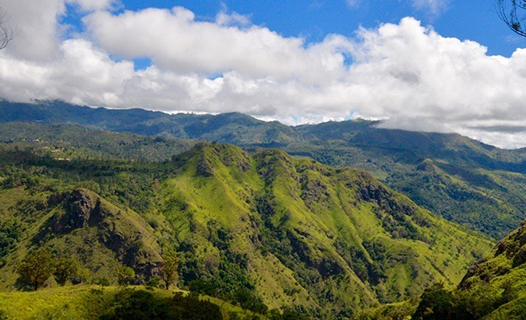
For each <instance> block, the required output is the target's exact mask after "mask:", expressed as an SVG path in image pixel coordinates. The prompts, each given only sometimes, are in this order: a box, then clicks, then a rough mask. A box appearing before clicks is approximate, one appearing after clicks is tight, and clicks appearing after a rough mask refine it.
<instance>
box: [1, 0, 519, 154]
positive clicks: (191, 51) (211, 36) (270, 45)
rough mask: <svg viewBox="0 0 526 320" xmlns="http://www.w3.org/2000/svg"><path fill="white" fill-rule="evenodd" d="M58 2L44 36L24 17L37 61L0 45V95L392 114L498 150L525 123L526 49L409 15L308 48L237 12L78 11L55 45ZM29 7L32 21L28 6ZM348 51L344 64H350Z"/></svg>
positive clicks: (287, 117) (190, 107)
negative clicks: (479, 39) (78, 21)
mask: <svg viewBox="0 0 526 320" xmlns="http://www.w3.org/2000/svg"><path fill="white" fill-rule="evenodd" d="M0 1H5V0H0ZM27 2H28V3H29V2H31V1H27ZM13 3H15V2H12V3H11V4H13ZM16 3H19V2H16ZM20 3H22V2H20ZM54 3H55V4H56V6H55V7H54V8H55V9H54V10H49V12H48V13H47V14H48V16H49V17H55V18H54V19H55V20H53V19H51V18H49V17H48V18H46V19H43V20H41V21H40V22H41V23H43V25H42V26H41V28H42V30H43V31H42V34H41V35H42V38H39V37H33V36H32V35H31V34H30V32H29V31H28V30H36V29H35V26H34V25H33V24H31V23H30V24H29V25H28V26H27V27H28V30H26V31H25V32H26V33H27V34H29V35H30V36H27V37H25V38H23V39H22V40H20V41H23V42H25V43H26V45H29V46H30V47H35V46H39V45H41V46H43V47H44V48H50V51H51V52H52V54H42V56H43V57H44V58H45V59H42V57H41V56H39V55H35V57H31V54H30V53H31V50H26V51H24V50H22V51H20V50H19V48H9V50H5V51H0V83H2V86H0V96H2V97H5V98H7V99H12V100H19V101H29V100H31V99H64V100H66V101H70V102H74V103H80V104H88V105H93V106H107V107H112V108H129V107H143V108H147V109H152V110H164V111H195V112H227V111H240V112H245V113H249V114H252V115H255V116H258V117H261V118H265V119H278V120H281V121H284V122H286V123H290V124H297V123H303V122H317V121H324V120H328V119H344V118H347V117H349V116H350V115H351V114H353V115H354V116H361V117H367V118H388V119H389V120H388V121H387V122H386V124H385V126H387V127H390V128H401V129H413V130H427V131H456V132H460V133H463V134H468V135H470V136H471V137H475V138H479V139H483V140H484V141H487V142H491V143H493V144H498V145H501V146H508V147H517V146H525V145H526V139H525V138H524V137H523V136H524V130H522V127H521V125H520V123H524V122H525V121H526V108H525V107H524V106H525V105H524V101H526V90H524V88H526V50H521V49H519V50H517V51H516V52H515V53H514V54H513V56H512V57H510V58H504V57H500V56H488V55H487V53H486V48H485V47H483V46H481V45H480V44H478V43H476V42H471V41H460V40H458V39H456V38H446V37H442V36H440V35H439V34H437V33H436V32H435V31H433V30H432V29H429V28H425V27H422V26H421V24H420V23H419V22H418V21H416V20H415V19H413V18H406V19H403V20H402V21H401V22H400V23H399V24H385V25H382V26H380V27H379V28H378V29H374V30H367V29H362V30H359V31H358V32H357V37H356V38H354V39H352V38H347V37H344V36H341V35H330V36H328V37H327V38H326V39H324V40H323V41H322V42H319V43H314V44H307V43H306V42H305V40H304V39H302V38H294V37H283V36H281V35H279V34H278V33H276V32H273V31H271V30H269V29H267V28H264V27H260V26H255V25H252V24H250V22H249V20H245V19H244V18H242V17H240V16H238V15H236V14H230V15H229V14H228V13H226V12H221V13H220V15H218V16H217V17H216V21H214V22H210V21H208V22H206V21H198V20H196V18H195V16H194V14H193V13H192V12H190V11H188V10H186V9H183V8H174V9H173V10H162V9H147V10H143V11H140V12H124V13H122V14H120V15H115V14H113V13H111V12H108V11H100V10H98V11H94V12H93V13H91V14H89V15H87V17H86V18H85V22H86V25H87V27H88V30H89V32H90V33H89V34H87V35H81V36H80V37H79V38H76V39H69V40H62V41H61V40H59V39H60V38H59V37H58V36H57V30H58V29H57V28H58V24H57V22H56V17H57V16H59V15H62V14H64V11H63V10H64V9H63V7H61V6H62V5H63V4H64V2H60V1H58V0H56V1H55V2H54ZM111 3H112V2H111V1H105V2H100V3H99V5H97V6H94V7H86V8H85V10H96V9H100V8H107V6H108V5H109V4H111ZM22 11H23V10H21V12H22ZM26 14H27V16H28V17H34V14H33V13H32V12H31V10H30V12H27V13H26ZM221 15H224V16H221ZM28 17H25V16H24V17H18V18H19V19H21V20H20V21H26V20H27V19H29V18H28ZM245 18H246V17H245ZM247 19H248V18H247ZM23 26H24V28H25V27H26V25H25V24H24V25H23ZM44 39H47V40H45V41H44ZM90 39H92V40H90ZM41 41H43V42H44V44H41ZM26 49H27V48H26ZM115 56H117V57H121V58H123V60H121V61H115V60H114V59H112V58H111V57H115ZM138 57H150V58H151V59H152V61H153V65H152V66H151V67H149V68H147V69H145V70H139V71H135V70H134V68H133V62H131V59H134V58H138ZM349 57H350V59H349V60H352V64H351V65H348V64H347V63H345V61H346V58H349Z"/></svg>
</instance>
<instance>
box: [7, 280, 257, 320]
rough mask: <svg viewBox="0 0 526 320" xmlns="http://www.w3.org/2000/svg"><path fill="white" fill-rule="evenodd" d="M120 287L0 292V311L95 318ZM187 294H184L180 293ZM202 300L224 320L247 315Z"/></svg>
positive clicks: (11, 315)
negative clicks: (213, 305) (218, 307)
mask: <svg viewBox="0 0 526 320" xmlns="http://www.w3.org/2000/svg"><path fill="white" fill-rule="evenodd" d="M128 288H129V289H134V290H144V289H145V288H144V287H141V286H137V287H135V286H133V287H128ZM122 289H123V288H122V287H104V289H102V290H101V287H100V286H66V287H56V288H50V289H42V290H39V291H36V292H8V293H7V292H6V293H0V311H2V312H3V313H4V316H7V319H19V320H23V319H57V320H58V319H79V320H80V319H83V320H84V319H85V320H88V319H99V317H100V315H102V314H103V313H104V312H106V311H107V308H108V306H109V304H110V302H111V301H112V299H113V298H114V297H115V295H116V294H117V293H118V292H119V291H120V290H122ZM179 291H180V290H175V291H172V290H170V291H169V290H164V289H159V288H155V289H152V290H150V292H152V293H153V294H154V296H155V297H157V298H169V297H171V296H172V295H173V293H174V292H179ZM180 292H183V293H187V292H185V291H180ZM202 299H205V300H209V301H210V302H212V303H214V304H216V305H218V306H220V307H221V311H222V313H223V316H224V318H225V319H230V317H229V315H230V314H231V313H235V314H237V315H245V314H247V313H248V314H249V313H250V312H247V311H245V310H243V309H241V308H239V307H236V306H233V305H231V304H229V303H227V302H224V301H222V300H219V299H216V298H213V297H206V296H203V297H202Z"/></svg>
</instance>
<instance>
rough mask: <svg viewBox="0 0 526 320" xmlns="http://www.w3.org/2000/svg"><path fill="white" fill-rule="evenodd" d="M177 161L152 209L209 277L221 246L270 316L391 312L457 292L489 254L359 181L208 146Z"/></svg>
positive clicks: (476, 239)
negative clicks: (425, 296) (379, 308)
mask: <svg viewBox="0 0 526 320" xmlns="http://www.w3.org/2000/svg"><path fill="white" fill-rule="evenodd" d="M176 161H178V163H179V165H180V167H179V168H178V169H177V170H176V171H175V172H174V173H173V175H172V177H171V178H169V179H167V180H166V181H165V182H164V183H163V184H162V186H161V188H160V197H161V198H160V199H161V202H162V211H163V212H165V215H166V216H167V219H168V221H170V223H171V224H172V226H173V228H174V229H175V230H177V237H178V241H180V242H181V243H183V244H188V245H191V246H192V247H193V248H194V250H195V255H196V258H197V259H198V260H199V261H205V262H206V261H210V262H209V264H210V265H211V267H212V268H213V267H214V261H221V259H222V257H221V255H222V254H224V251H222V250H221V245H222V244H223V243H227V244H228V250H230V251H233V252H235V253H236V254H238V255H240V256H242V257H245V258H244V259H246V265H247V267H246V273H247V274H248V276H249V278H250V279H251V281H253V283H254V285H255V287H256V290H257V291H258V292H260V294H261V296H262V297H263V299H264V301H265V303H267V304H268V305H270V306H273V307H279V306H280V305H288V304H300V305H304V306H312V307H320V306H322V305H325V306H327V305H330V306H332V307H333V308H337V309H341V308H344V306H346V307H349V306H351V307H352V308H359V307H363V306H366V305H374V304H375V303H376V302H377V301H381V302H391V301H399V300H402V299H405V298H407V297H408V296H411V295H416V294H418V293H420V292H421V291H422V290H423V288H424V287H425V286H426V285H428V284H429V283H432V282H435V281H443V282H445V283H446V284H449V285H455V284H456V283H458V281H459V280H460V279H461V277H462V275H463V274H464V272H465V267H466V266H467V265H469V264H470V263H471V262H473V261H475V260H476V259H478V258H480V257H481V256H483V255H484V254H485V253H487V252H488V250H489V248H490V246H491V241H489V240H487V239H485V238H483V237H481V236H479V235H476V234H474V233H472V232H469V231H466V230H465V229H463V228H460V227H458V226H456V225H453V224H451V223H449V222H446V221H445V220H443V219H441V218H438V217H436V216H434V215H432V214H431V213H429V212H428V211H426V210H423V209H421V208H419V207H417V206H416V205H415V204H414V203H413V202H411V201H410V200H409V199H408V198H406V197H404V196H403V195H401V194H398V193H396V192H393V191H392V190H390V189H388V188H386V187H385V186H383V185H382V184H380V183H379V182H378V181H376V180H375V179H374V178H372V176H371V175H369V174H367V173H365V172H362V171H358V170H353V169H334V168H330V167H328V166H324V165H321V164H319V163H317V162H315V161H313V160H310V159H297V158H292V157H290V156H288V155H287V154H285V153H284V152H282V151H277V150H268V151H264V152H260V153H257V154H256V155H254V156H249V155H248V154H246V153H244V152H243V151H241V149H239V148H236V147H232V146H229V145H216V144H208V143H202V144H199V145H198V146H197V147H196V148H194V149H193V150H191V151H190V152H187V153H185V154H183V155H182V156H180V157H179V158H178V159H177V160H176ZM205 264H206V263H205Z"/></svg>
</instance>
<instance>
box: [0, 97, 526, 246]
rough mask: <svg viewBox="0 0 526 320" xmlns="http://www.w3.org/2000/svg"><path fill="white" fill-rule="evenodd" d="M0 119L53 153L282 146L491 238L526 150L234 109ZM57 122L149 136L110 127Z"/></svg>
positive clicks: (37, 107)
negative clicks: (293, 122) (360, 173)
mask: <svg viewBox="0 0 526 320" xmlns="http://www.w3.org/2000/svg"><path fill="white" fill-rule="evenodd" d="M13 121H19V122H18V123H9V122H13ZM0 122H4V123H5V124H3V125H0V141H3V142H6V143H10V144H11V145H12V146H13V147H14V146H15V145H21V146H24V147H27V146H31V147H33V148H35V150H38V152H40V153H45V152H48V153H51V156H53V157H55V158H57V159H59V158H60V159H74V158H77V159H78V158H83V159H86V158H89V159H93V158H97V157H98V158H100V157H106V158H108V157H119V158H122V159H125V158H132V159H136V160H140V161H144V160H148V161H151V160H154V161H163V160H169V159H171V157H172V156H174V155H176V154H177V153H179V152H180V151H184V150H187V149H188V148H189V147H190V145H192V144H193V143H187V142H182V141H180V140H175V139H174V138H178V139H197V140H207V141H218V142H226V143H232V144H236V145H239V146H242V147H244V148H246V149H248V150H251V151H257V150H259V149H261V148H269V147H270V148H281V149H283V150H285V151H287V152H288V153H290V154H292V155H298V156H308V157H311V158H314V159H315V160H317V161H319V162H321V163H324V164H327V165H332V166H338V167H347V166H349V167H355V168H359V169H362V170H367V171H369V172H371V173H372V174H373V175H374V176H375V177H376V178H378V179H379V180H380V181H382V182H383V183H385V184H386V185H388V186H389V187H391V188H393V189H394V190H396V191H398V192H402V193H404V194H405V195H406V196H408V197H409V198H411V199H412V200H413V201H415V202H416V203H417V204H418V205H420V206H422V207H424V208H426V209H428V210H430V211H432V212H434V213H437V214H439V215H442V216H443V217H445V218H446V219H447V220H450V221H454V222H457V223H460V224H462V225H464V226H466V227H468V228H470V229H473V230H477V231H480V232H483V233H484V234H486V235H489V236H491V237H493V238H495V239H500V238H502V237H504V236H505V235H506V234H508V233H509V232H511V231H512V230H513V229H514V228H515V227H516V226H517V225H518V224H519V223H520V222H521V221H522V219H523V218H524V217H523V214H522V208H523V207H524V206H525V205H526V196H525V195H526V192H525V191H526V190H525V188H524V185H526V166H525V164H526V153H525V152H524V150H502V149H498V148H495V147H492V146H488V145H485V144H483V143H480V142H478V141H475V140H472V139H469V138H466V137H462V136H460V135H458V134H439V133H423V132H409V131H402V130H389V129H382V128H380V127H381V123H379V122H374V121H364V120H356V121H344V122H327V123H321V124H317V125H302V126H297V127H288V126H285V125H283V124H280V123H278V122H264V121H259V120H256V119H254V118H252V117H249V116H246V115H242V114H239V113H228V114H220V115H216V116H213V115H193V114H175V115H169V114H165V113H161V112H150V111H145V110H140V109H134V110H108V109H103V108H98V109H93V108H88V107H79V106H74V105H69V104H66V103H63V102H59V101H40V102H37V103H35V104H18V103H10V102H7V101H1V102H0ZM20 122H38V124H28V123H25V124H21V123H20ZM60 123H75V124H78V125H83V126H87V127H89V128H92V129H93V128H97V129H103V130H112V131H119V132H131V133H136V134H144V135H152V136H156V137H155V138H145V137H140V136H134V135H129V134H118V135H111V134H109V133H108V132H104V131H92V130H88V129H83V128H78V127H75V126H71V125H62V124H60ZM44 124H52V125H44ZM87 136H92V137H96V139H87V138H86V137H87ZM169 137H172V138H169ZM44 148H49V149H44ZM46 150H47V151H46ZM80 150H82V151H80ZM52 152H55V153H52ZM94 191H96V190H94Z"/></svg>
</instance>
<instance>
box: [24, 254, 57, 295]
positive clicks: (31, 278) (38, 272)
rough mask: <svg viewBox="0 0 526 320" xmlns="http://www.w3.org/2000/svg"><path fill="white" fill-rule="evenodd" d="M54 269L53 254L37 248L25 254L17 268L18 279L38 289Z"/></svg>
mask: <svg viewBox="0 0 526 320" xmlns="http://www.w3.org/2000/svg"><path fill="white" fill-rule="evenodd" d="M54 271H55V261H54V259H53V255H52V254H51V253H50V252H49V251H47V250H46V249H43V248H41V249H39V250H37V251H36V252H34V253H31V254H29V255H27V256H26V257H25V258H24V260H22V262H21V263H20V265H19V266H18V268H17V272H18V274H19V275H20V279H21V280H22V281H24V282H27V283H29V284H30V285H32V286H33V290H35V291H36V290H38V288H39V287H41V286H43V285H44V284H45V283H46V281H47V279H48V278H49V277H50V276H51V275H52V274H53V272H54Z"/></svg>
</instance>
